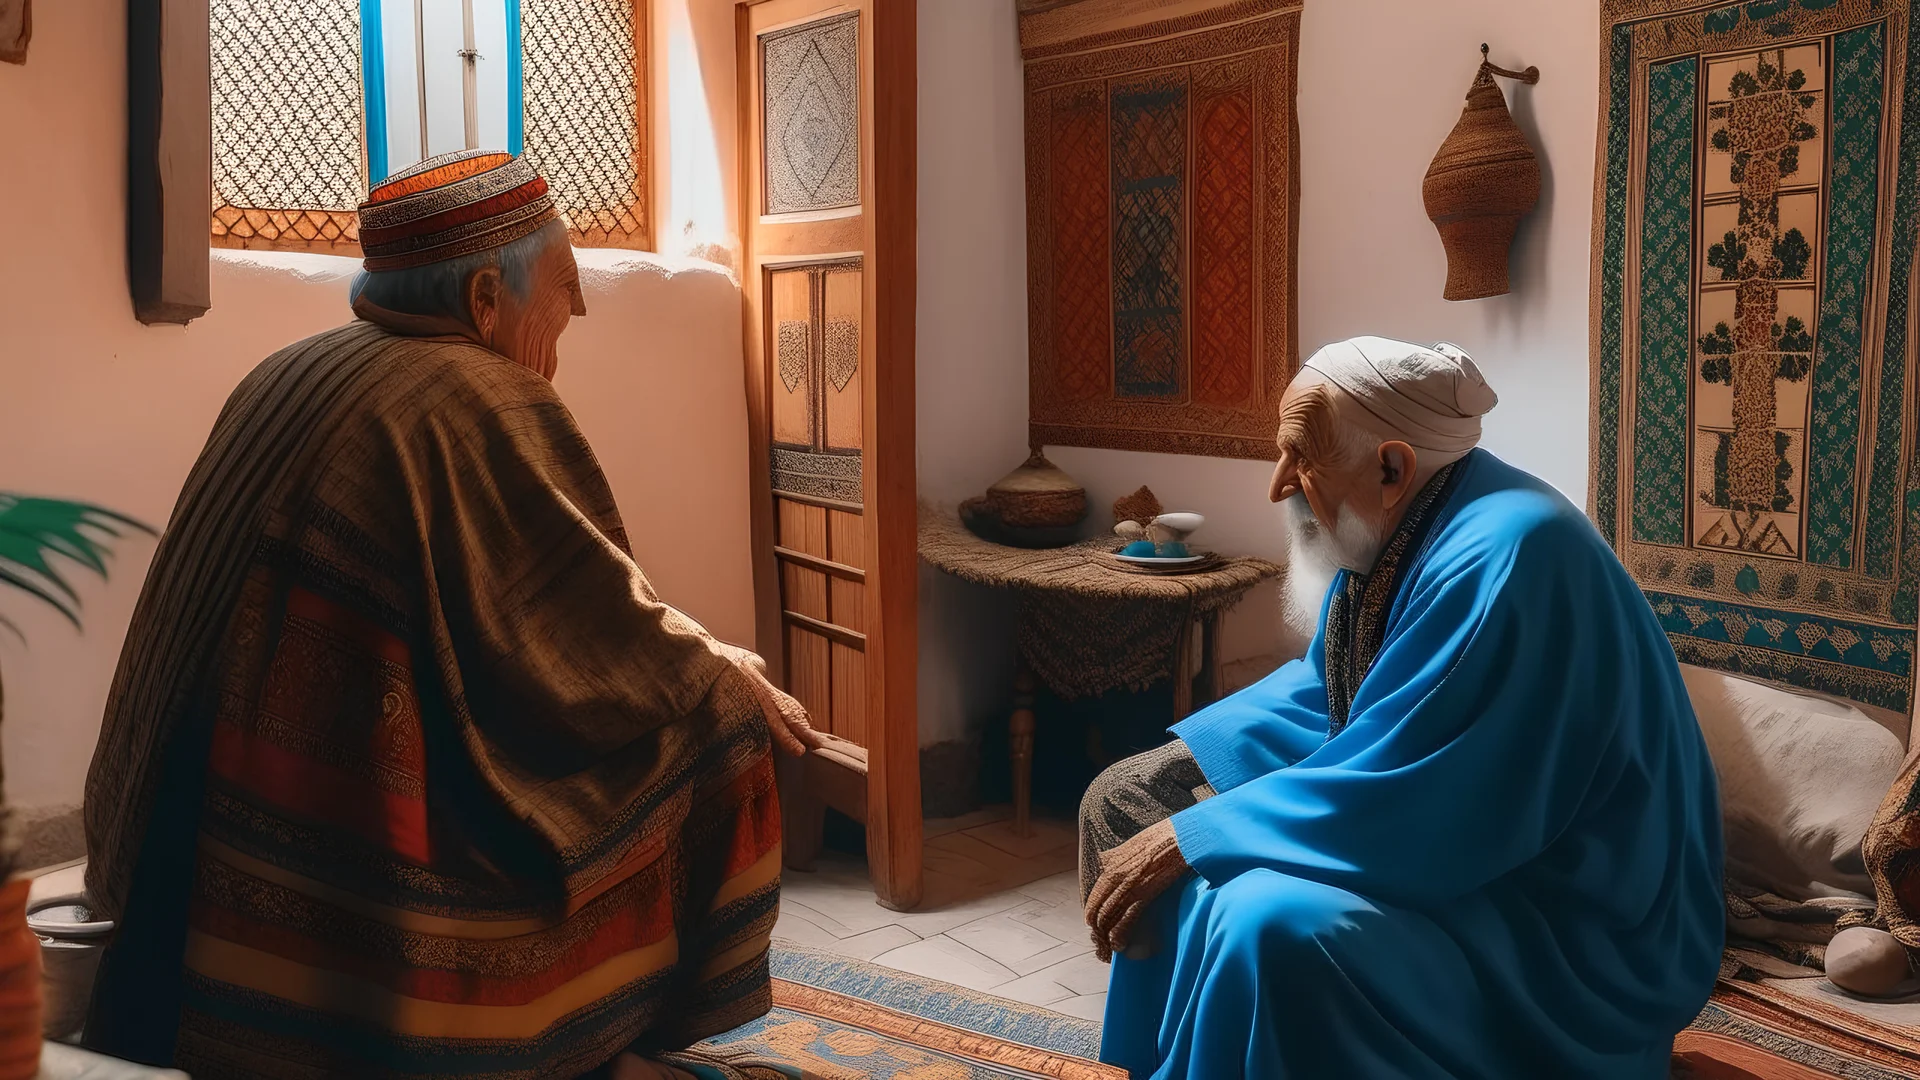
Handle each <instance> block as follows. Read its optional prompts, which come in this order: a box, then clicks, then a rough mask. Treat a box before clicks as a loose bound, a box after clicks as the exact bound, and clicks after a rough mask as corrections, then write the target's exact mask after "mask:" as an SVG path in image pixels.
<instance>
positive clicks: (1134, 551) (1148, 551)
mask: <svg viewBox="0 0 1920 1080" xmlns="http://www.w3.org/2000/svg"><path fill="white" fill-rule="evenodd" d="M1120 554H1122V555H1128V556H1131V557H1133V558H1136V559H1151V558H1153V557H1154V555H1155V548H1154V546H1153V541H1151V540H1135V541H1134V542H1133V543H1131V544H1128V545H1127V546H1126V547H1123V548H1121V549H1120Z"/></svg>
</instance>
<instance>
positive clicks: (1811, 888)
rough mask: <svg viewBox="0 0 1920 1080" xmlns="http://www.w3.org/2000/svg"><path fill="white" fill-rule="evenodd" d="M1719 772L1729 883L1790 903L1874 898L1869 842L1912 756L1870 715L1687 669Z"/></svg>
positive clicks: (1683, 667)
mask: <svg viewBox="0 0 1920 1080" xmlns="http://www.w3.org/2000/svg"><path fill="white" fill-rule="evenodd" d="M1680 673H1681V676H1682V677H1683V678H1684V679H1685V680H1686V684H1687V694H1688V696H1689V697H1691V698H1692V699H1693V711H1694V714H1695V715H1696V716H1698V717H1699V718H1700V729H1701V731H1702V732H1703V733H1704V734H1705V735H1706V740H1707V750H1708V752H1709V753H1710V754H1711V755H1712V756H1713V765H1714V770H1715V771H1716V772H1717V773H1718V774H1719V776H1720V801H1721V808H1722V810H1723V811H1724V813H1725V815H1726V849H1727V877H1728V878H1729V879H1730V880H1734V881H1739V882H1743V883H1745V884H1748V885H1754V886H1758V887H1760V888H1763V889H1766V890H1768V891H1770V892H1774V893H1777V894H1779V895H1780V896H1783V897H1786V898H1787V899H1790V900H1808V899H1812V898H1814V897H1819V896H1836V895H1843V894H1846V893H1855V894H1860V895H1867V896H1871V895H1872V893H1873V885H1872V883H1871V882H1870V881H1869V880H1868V879H1867V876H1866V868H1865V864H1864V863H1863V862H1862V861H1861V856H1860V841H1861V840H1862V838H1864V837H1865V836H1866V833H1867V826H1868V825H1869V824H1870V823H1871V822H1872V821H1873V815H1874V812H1875V811H1876V810H1878V809H1879V807H1880V801H1881V799H1883V798H1885V797H1886V794H1887V789H1888V788H1890V787H1892V786H1893V781H1894V779H1895V777H1896V776H1897V775H1898V774H1899V772H1900V765H1901V762H1902V760H1903V759H1904V758H1905V756H1906V751H1905V749H1904V748H1903V747H1902V746H1901V743H1900V739H1899V737H1898V736H1896V735H1895V734H1894V733H1893V732H1891V731H1888V730H1887V729H1886V728H1885V727H1882V726H1881V725H1880V724H1879V723H1878V722H1876V721H1875V720H1874V719H1873V718H1872V717H1870V716H1868V715H1867V714H1866V713H1864V712H1861V711H1860V710H1859V709H1856V708H1854V707H1853V706H1851V705H1848V704H1846V703H1844V702H1841V701H1837V700H1834V699H1832V698H1826V697H1820V696H1818V695H1814V694H1802V693H1796V692H1794V691H1791V690H1786V689H1782V688H1780V687H1777V686H1772V685H1769V684H1764V683H1757V682H1754V681H1752V680H1750V679H1742V678H1740V677H1738V676H1735V675H1728V674H1726V673H1724V672H1719V671H1710V670H1707V669H1705V668H1698V667H1691V666H1689V665H1686V664H1682V665H1680Z"/></svg>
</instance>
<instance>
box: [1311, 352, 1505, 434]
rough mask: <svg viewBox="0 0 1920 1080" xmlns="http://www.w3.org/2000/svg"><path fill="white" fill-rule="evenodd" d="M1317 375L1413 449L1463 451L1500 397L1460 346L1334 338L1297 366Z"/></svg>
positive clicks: (1477, 432)
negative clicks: (1330, 342) (1350, 398)
mask: <svg viewBox="0 0 1920 1080" xmlns="http://www.w3.org/2000/svg"><path fill="white" fill-rule="evenodd" d="M1301 366H1302V368H1303V369H1311V370H1313V371H1316V372H1319V373H1320V375H1321V376H1323V377H1324V378H1325V379H1326V380H1327V381H1328V382H1331V383H1333V384H1334V385H1335V386H1337V387H1339V388H1340V389H1342V390H1344V391H1346V392H1347V394H1348V395H1349V396H1351V397H1352V398H1353V399H1354V400H1355V401H1357V402H1359V404H1360V406H1361V407H1362V408H1364V409H1366V410H1367V411H1368V412H1370V413H1372V414H1373V415H1374V417H1375V418H1376V419H1378V420H1379V421H1380V422H1381V423H1383V424H1385V425H1387V427H1388V428H1389V429H1391V430H1392V431H1394V432H1395V433H1397V434H1398V435H1399V436H1400V437H1401V438H1402V439H1405V440H1406V442H1407V444H1408V445H1409V446H1412V447H1414V448H1415V449H1417V450H1431V451H1434V452H1436V453H1441V454H1464V453H1466V452H1467V451H1469V450H1471V449H1473V448H1474V446H1475V444H1477V443H1479V441H1480V417H1481V416H1483V415H1485V414H1486V413H1487V412H1489V411H1491V410H1492V409H1493V407H1494V406H1495V405H1497V404H1499V402H1500V399H1499V397H1498V396H1496V395H1495V394H1494V392H1493V389H1492V388H1491V387H1489V386H1488V385H1487V380H1486V379H1485V378H1483V377H1482V376H1481V374H1480V369H1479V368H1478V367H1476V366H1475V365H1474V362H1473V357H1471V356H1468V355H1467V354H1466V353H1465V352H1464V351H1462V350H1461V349H1460V348H1459V347H1458V346H1455V345H1449V344H1447V343H1446V342H1441V343H1440V344H1438V345H1434V346H1431V347H1429V346H1426V345H1413V344H1409V343H1408V342H1405V341H1393V340H1390V339H1388V338H1379V337H1357V338H1349V339H1348V340H1346V341H1337V342H1335V343H1333V344H1332V345H1328V346H1327V347H1326V348H1324V349H1321V350H1320V351H1319V352H1317V353H1314V354H1313V355H1312V356H1311V357H1309V358H1308V359H1307V362H1306V363H1305V364H1303V365H1301Z"/></svg>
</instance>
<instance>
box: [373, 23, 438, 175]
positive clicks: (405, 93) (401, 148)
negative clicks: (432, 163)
mask: <svg viewBox="0 0 1920 1080" xmlns="http://www.w3.org/2000/svg"><path fill="white" fill-rule="evenodd" d="M380 44H381V49H382V52H383V54H384V58H385V60H386V65H387V70H386V73H385V78H384V79H383V80H381V83H380V84H378V85H384V88H385V91H386V106H387V172H388V173H389V174H392V173H397V172H399V171H401V170H402V169H405V168H406V167H407V166H409V165H412V164H414V163H415V162H417V161H420V160H421V159H423V158H425V157H426V156H427V155H425V154H423V153H421V152H420V68H419V64H418V59H417V58H418V51H417V50H418V43H417V42H416V40H415V38H414V28H413V0H380Z"/></svg>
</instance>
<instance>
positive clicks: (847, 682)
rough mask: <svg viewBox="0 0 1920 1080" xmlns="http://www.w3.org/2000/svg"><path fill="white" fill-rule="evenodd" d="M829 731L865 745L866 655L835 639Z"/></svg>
mask: <svg viewBox="0 0 1920 1080" xmlns="http://www.w3.org/2000/svg"><path fill="white" fill-rule="evenodd" d="M833 733H834V734H835V735H838V736H840V737H841V738H843V739H850V740H852V741H854V742H857V743H859V744H860V745H862V746H865V745H867V740H868V731H867V657H866V654H865V653H863V652H861V651H860V650H858V649H850V648H848V647H847V646H845V645H841V644H838V643H835V644H834V646H833Z"/></svg>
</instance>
